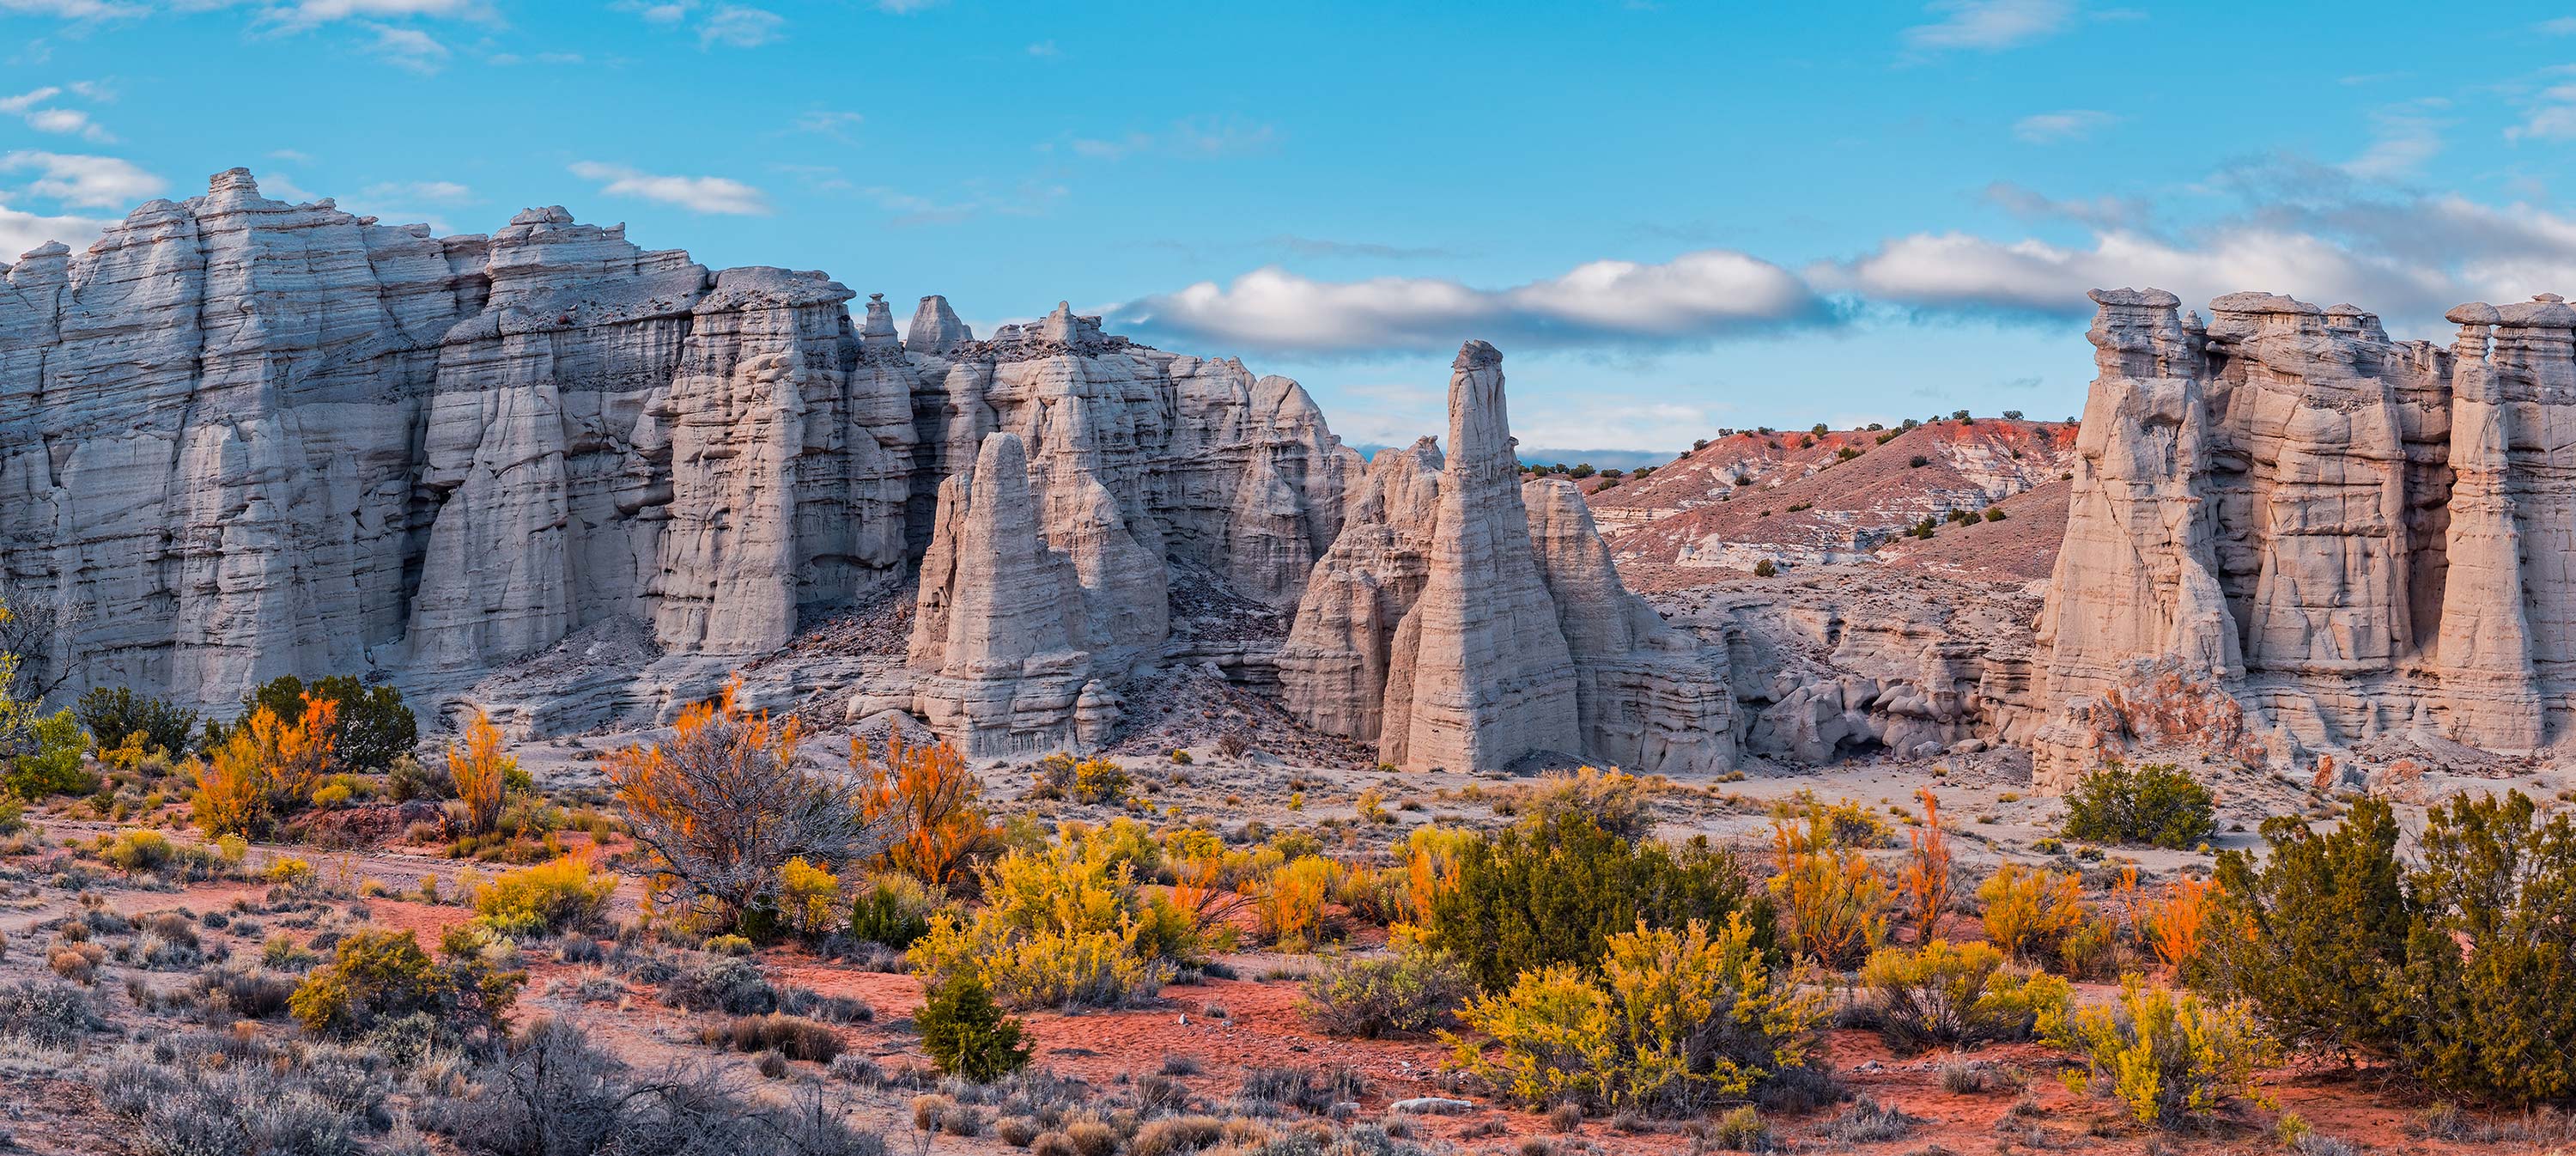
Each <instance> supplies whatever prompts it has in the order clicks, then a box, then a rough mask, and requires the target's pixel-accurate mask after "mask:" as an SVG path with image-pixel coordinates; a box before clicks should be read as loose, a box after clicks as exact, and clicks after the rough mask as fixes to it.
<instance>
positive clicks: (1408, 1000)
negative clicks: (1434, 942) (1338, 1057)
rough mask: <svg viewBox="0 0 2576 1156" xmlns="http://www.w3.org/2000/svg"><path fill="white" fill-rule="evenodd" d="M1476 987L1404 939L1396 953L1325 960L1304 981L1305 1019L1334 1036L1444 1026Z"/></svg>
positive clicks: (1461, 971) (1451, 964) (1460, 971)
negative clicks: (1323, 965) (1321, 967)
mask: <svg viewBox="0 0 2576 1156" xmlns="http://www.w3.org/2000/svg"><path fill="white" fill-rule="evenodd" d="M1474 991H1475V984H1474V982H1473V981H1471V980H1470V979H1468V978H1467V972H1466V969H1465V968H1462V967H1460V966H1458V962H1457V961H1456V960H1454V959H1451V958H1449V957H1448V956H1447V955H1446V954H1444V953H1442V952H1440V951H1437V950H1435V949H1432V948H1428V947H1424V946H1422V945H1420V944H1419V943H1407V944H1405V945H1404V946H1403V947H1402V948H1401V949H1399V950H1398V951H1397V953H1396V954H1394V955H1391V956H1382V957H1378V958H1373V959H1349V960H1340V961H1336V962H1334V963H1331V964H1327V965H1326V966H1325V967H1324V968H1323V969H1322V970H1319V971H1317V972H1316V973H1315V974H1314V975H1313V976H1312V977H1311V978H1309V979H1307V981H1306V999H1307V1005H1306V1018H1308V1019H1310V1020H1312V1021H1314V1023H1315V1026H1316V1027H1317V1028H1320V1029H1322V1030H1323V1031H1324V1032H1325V1033H1326V1034H1329V1035H1336V1036H1357V1037H1359V1038H1361V1039H1371V1040H1373V1039H1379V1038H1382V1037H1385V1036H1409V1035H1419V1034H1422V1033H1424V1032H1429V1031H1432V1030H1434V1029H1436V1028H1443V1027H1447V1026H1449V1025H1450V1024H1451V1023H1452V1022H1453V1021H1454V1019H1455V1017H1456V1013H1457V1010H1458V1006H1459V1004H1461V1003H1462V1002H1464V1001H1465V1000H1466V998H1467V996H1469V995H1470V994H1472V993H1473V992H1474Z"/></svg>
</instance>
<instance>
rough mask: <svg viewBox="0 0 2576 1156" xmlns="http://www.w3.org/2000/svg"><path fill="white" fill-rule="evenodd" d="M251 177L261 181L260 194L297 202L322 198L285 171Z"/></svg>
mask: <svg viewBox="0 0 2576 1156" xmlns="http://www.w3.org/2000/svg"><path fill="white" fill-rule="evenodd" d="M251 179H253V180H255V181H257V182H259V194H260V195H261V196H263V197H273V198H275V199H277V200H281V201H293V202H295V203H297V204H311V203H313V202H315V201H318V200H321V199H322V198H321V197H318V196H315V195H314V193H313V190H311V189H308V188H305V187H304V186H302V185H299V184H296V183H295V178H293V177H290V176H288V175H286V174H285V173H277V172H268V173H255V174H253V175H252V178H251Z"/></svg>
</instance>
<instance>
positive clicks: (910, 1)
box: [877, 0, 947, 16]
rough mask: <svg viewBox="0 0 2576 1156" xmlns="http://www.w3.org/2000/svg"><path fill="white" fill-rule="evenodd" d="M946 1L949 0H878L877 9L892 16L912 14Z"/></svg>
mask: <svg viewBox="0 0 2576 1156" xmlns="http://www.w3.org/2000/svg"><path fill="white" fill-rule="evenodd" d="M946 2H947V0H877V11H879V12H883V13H886V14H888V15H892V16H910V15H912V14H913V13H915V12H919V11H922V10H924V9H928V8H936V7H938V6H940V5H941V4H943V3H946Z"/></svg>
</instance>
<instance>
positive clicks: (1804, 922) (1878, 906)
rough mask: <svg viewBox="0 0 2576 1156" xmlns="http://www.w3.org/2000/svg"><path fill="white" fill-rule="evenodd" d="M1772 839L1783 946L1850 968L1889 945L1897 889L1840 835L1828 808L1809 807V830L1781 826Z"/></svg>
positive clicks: (1773, 882) (1774, 898)
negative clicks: (1836, 831) (1837, 833)
mask: <svg viewBox="0 0 2576 1156" xmlns="http://www.w3.org/2000/svg"><path fill="white" fill-rule="evenodd" d="M1771 838H1772V846H1773V849H1774V853H1775V854H1776V855H1777V861H1778V865H1779V873H1778V874H1776V875H1773V876H1772V877H1771V897H1772V901H1773V902H1774V903H1775V904H1776V905H1777V907H1778V909H1779V919H1780V938H1781V946H1782V947H1784V948H1787V949H1789V950H1791V951H1793V952H1796V953H1797V954H1799V955H1801V956H1804V957H1806V958H1810V959H1814V960H1816V961H1817V962H1819V963H1822V964H1824V965H1825V966H1827V967H1831V968H1835V969H1842V968H1849V967H1852V966H1855V965H1857V964H1859V963H1860V962H1861V961H1862V960H1863V959H1866V958H1868V957H1869V953H1870V952H1871V951H1873V950H1875V949H1876V948H1877V947H1878V945H1879V944H1881V943H1884V942H1886V940H1887V921H1888V913H1889V912H1890V911H1891V910H1892V909H1893V908H1894V906H1895V903H1896V891H1895V889H1894V888H1893V887H1890V886H1889V885H1888V882H1887V877H1886V876H1885V875H1884V874H1881V873H1880V872H1879V870H1878V868H1877V867H1876V866H1874V865H1872V864H1871V863H1870V861H1869V857H1868V856H1866V855H1863V854H1861V852H1860V851H1859V849H1857V848H1855V847H1852V846H1850V845H1849V844H1848V843H1846V842H1845V841H1844V840H1842V839H1839V838H1836V837H1835V835H1834V828H1833V825H1832V820H1831V818H1830V816H1829V813H1828V812H1827V811H1825V810H1824V809H1823V808H1820V807H1813V806H1811V807H1809V808H1808V810H1807V815H1806V822H1805V825H1804V826H1803V827H1801V826H1799V825H1796V824H1792V823H1788V822H1781V821H1774V822H1773V823H1772V824H1771Z"/></svg>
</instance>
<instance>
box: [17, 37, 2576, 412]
mask: <svg viewBox="0 0 2576 1156" xmlns="http://www.w3.org/2000/svg"><path fill="white" fill-rule="evenodd" d="M1820 11H1829V12H1830V15H1829V16H1822V15H1818V13H1819V12H1820ZM0 59H5V60H6V63H7V76H8V78H10V79H8V80H7V81H6V82H5V89H6V90H5V91H0V250H6V251H7V252H8V253H15V252H17V251H19V250H22V249H24V248H27V247H30V246H32V245H33V244H34V243H35V242H36V241H38V240H41V239H43V238H45V237H49V236H61V237H63V239H65V240H69V241H72V242H73V243H75V244H79V243H85V242H86V240H87V239H88V236H89V235H90V234H91V233H93V232H94V231H95V229H96V228H97V227H98V223H99V222H100V221H101V220H102V219H106V218H113V217H115V216H117V215H120V214H122V213H123V212H124V211H125V210H126V209H127V208H129V207H130V206H131V205H133V204H134V203H137V202H139V201H141V200H143V199H146V198H148V197H152V196H161V195H167V196H172V197H183V196H188V195H193V194H195V193H198V192H201V191H203V188H204V183H203V182H204V178H205V176H206V174H208V173H211V172H215V171H217V170H220V169H224V168H227V167H230V166H233V165H248V166H250V167H251V168H252V169H254V170H255V171H257V172H258V173H260V174H261V178H262V184H263V187H264V188H266V189H267V190H268V191H269V192H270V194H271V195H277V196H289V197H294V198H298V199H302V198H308V197H317V196H333V197H336V198H338V200H339V203H340V204H341V205H342V206H343V207H344V208H348V209H351V210H353V211H358V212H366V213H374V214H378V215H381V216H383V217H386V218H387V219H393V220H405V221H409V220H427V221H430V222H432V223H434V224H436V225H438V226H440V227H441V228H442V229H447V230H452V231H459V232H482V231H488V230H490V229H492V228H495V227H497V226H499V225H500V224H502V223H504V222H505V221H507V219H508V217H509V215H510V213H512V212H513V211H515V210H516V209H518V208H521V207H523V206H527V205H534V204H562V205H565V206H567V207H569V208H571V209H572V210H573V211H574V212H575V213H576V214H577V215H578V216H580V217H581V218H582V219H584V220H597V221H620V220H622V221H626V222H629V223H630V226H631V230H630V232H631V235H632V236H633V237H634V238H635V239H636V240H637V241H638V242H640V243H642V244H645V245H648V246H653V247H684V248H687V249H689V250H691V251H692V252H693V253H695V254H696V255H697V257H698V258H699V259H700V260H701V261H704V262H706V263H708V264H710V265H717V266H722V265H739V264H770V265H785V266H791V267H795V268H819V269H825V270H828V271H830V272H831V273H832V274H833V275H834V276H836V277H838V278H839V279H841V280H842V281H843V282H845V283H847V284H848V285H850V286H851V287H852V288H853V289H856V290H858V291H860V292H861V293H867V292H883V293H885V294H886V295H887V296H888V297H889V298H891V299H894V300H896V301H898V302H901V303H904V304H905V305H906V306H907V307H908V304H909V302H910V301H911V300H912V299H913V298H914V297H916V296H918V295H920V294H923V293H932V292H937V293H945V294H947V295H948V296H949V298H950V300H951V301H952V302H953V303H954V304H955V305H956V307H957V308H958V310H959V312H961V313H962V314H964V315H965V316H966V317H967V319H968V320H970V321H972V322H974V323H975V324H976V325H977V327H978V330H979V331H983V330H989V328H990V327H991V326H992V325H993V324H994V323H996V322H1000V321H1007V320H1013V319H1020V318H1026V317H1031V316H1035V315H1037V314H1039V313H1042V312H1044V311H1045V310H1046V309H1047V308H1049V307H1051V306H1052V305H1053V304H1054V303H1055V302H1056V301H1057V300H1059V299H1065V300H1070V301H1071V302H1072V303H1073V304H1074V305H1075V306H1077V307H1078V308H1081V309H1084V310H1089V311H1105V312H1107V313H1109V314H1110V315H1111V317H1112V321H1111V328H1112V329H1113V330H1114V331H1122V332H1127V333H1130V334H1132V335H1135V336H1137V337H1139V338H1141V339H1145V340H1149V341H1151V342H1153V343H1155V344H1157V345H1161V346H1164V347H1166V348H1172V349H1179V350H1186V351H1189V352H1196V353H1209V354H1240V355H1241V356H1243V357H1244V358H1245V360H1246V361H1247V362H1248V363H1249V364H1251V365H1252V367H1253V368H1254V369H1255V370H1257V371H1260V372H1272V373H1285V374H1288V375H1290V376H1293V377H1296V378H1298V379H1300V380H1301V381H1304V382H1306V383H1307V385H1308V386H1309V387H1310V388H1311V389H1312V390H1313V391H1314V392H1315V394H1316V396H1317V397H1318V399H1319V400H1320V401H1321V402H1322V403H1323V404H1324V406H1325V410H1326V413H1327V414H1328V416H1329V417H1330V418H1331V420H1332V422H1333V424H1334V428H1335V429H1336V430H1337V431H1338V432H1340V433H1342V434H1343V435H1344V436H1345V437H1346V438H1348V439H1350V440H1354V441H1369V442H1401V441H1404V440H1409V438H1410V437H1411V436H1413V435H1415V434H1418V433H1427V432H1436V431H1438V430H1439V429H1441V428H1443V426H1444V424H1445V423H1444V421H1443V419H1442V417H1441V398H1442V387H1443V385H1444V383H1445V381H1446V378H1447V363H1448V360H1449V357H1450V356H1451V354H1452V353H1454V352H1455V350H1456V348H1457V345H1458V343H1459V342H1460V341H1461V340H1464V339H1466V338H1469V337H1481V338H1485V339H1488V340H1491V341H1493V342H1495V343H1496V344H1497V345H1499V346H1501V347H1502V348H1503V350H1504V352H1505V354H1506V356H1507V358H1508V360H1507V361H1506V369H1507V371H1508V372H1509V373H1510V375H1511V378H1512V382H1513V417H1514V424H1515V426H1516V428H1517V430H1518V432H1519V433H1520V434H1521V440H1522V442H1523V444H1524V445H1525V446H1545V447H1564V448H1612V447H1615V448H1633V449H1655V450H1668V449H1673V448H1678V447H1682V446H1687V445H1688V444H1689V443H1690V441H1691V440H1692V439H1693V438H1696V437H1703V436H1708V434H1709V431H1710V430H1712V429H1713V428H1715V427H1718V426H1749V425H1755V424H1770V425H1776V426H1782V427H1794V426H1802V425H1806V424H1810V423H1812V422H1815V421H1831V422H1835V423H1837V424H1842V423H1849V422H1857V421H1868V420H1893V419H1896V418H1899V417H1903V416H1906V415H1915V416H1923V415H1928V414H1931V413H1934V412H1946V411H1948V410H1951V409H1954V408H1958V407H1962V406H1964V407H1969V408H1972V409H1975V410H1977V411H1978V412H1981V413H1984V412H1993V411H1996V410H2002V409H2021V410H2026V411H2029V412H2030V413H2031V414H2032V416H2065V415H2067V414H2070V413H2073V412H2075V411H2076V410H2077V409H2079V408H2080V406H2081V401H2082V395H2083V389H2084V384H2085V381H2086V379H2087V378H2088V377H2089V376H2090V374H2091V351H2090V349H2089V347H2087V346H2086V345H2085V344H2084V341H2083V337H2082V333H2083V327H2084V322H2085V318H2086V317H2087V316H2089V312H2090V306H2089V304H2088V303H2087V302H2085V301H2084V299H2083V296H2082V292H2083V290H2084V289H2085V288H2087V287H2090V286H2094V285H2118V284H2139V285H2145V284H2154V285H2158V286H2161V287H2164V288H2169V289H2172V290H2174V291H2176V292H2178V293H2181V294H2183V296H2184V298H2185V300H2186V301H2193V302H2202V301H2206V300H2207V299H2208V298H2209V297H2210V296H2213V295H2215V294H2217V293H2221V292H2226V291H2230V290H2235V289H2266V290H2271V291H2275V292H2284V293H2290V294H2293V295H2296V296H2299V297H2302V298H2304V299H2307V300H2312V301H2316V302H2319V303H2320V304H2330V303H2333V302H2336V301H2345V300H2349V301H2352V302H2354V303H2356V304H2359V305H2361V306H2363V307H2365V308H2370V309H2374V310H2377V311H2379V312H2380V313H2382V314H2383V315H2384V316H2385V317H2386V318H2387V320H2388V323H2389V325H2390V328H2391V329H2392V330H2393V331H2395V332H2396V333H2397V334H2398V335H2399V336H2401V337H2408V336H2412V337H2446V334H2445V333H2444V332H2443V327H2442V326H2441V324H2440V314H2441V313H2442V311H2443V310H2444V309H2446V308H2447V307H2449V306H2450V305H2452V304H2455V303H2457V302H2459V301H2463V300H2469V299H2485V300H2498V301H2501V300H2512V299H2519V298H2522V297H2525V296H2528V295H2530V294H2532V293H2535V292H2541V291H2557V292H2563V293H2568V294H2569V295H2571V296H2576V275H2571V274H2576V214H2570V213H2568V211H2567V210H2565V209H2564V208H2563V207H2562V206H2561V205H2560V204H2559V201H2558V198H2559V196H2561V195H2562V194H2563V193H2564V192H2565V191H2566V190H2567V189H2569V188H2570V187H2571V186H2570V183H2569V177H2570V175H2571V173H2570V168H2569V166H2570V158H2571V149H2576V7H2571V8H2570V9H2569V10H2568V11H2567V12H2564V13H2562V12H2559V11H2555V10H2548V9H2525V8H2523V7H2521V6H2497V7H2494V8H2491V9H2484V10H2475V9H2466V8H2459V9H2454V10H2452V11H2447V12H2444V11H2437V10H2436V9H2434V8H2432V7H2429V6H2422V5H2408V4H2393V3H2392V4H2370V3H2352V4H2339V5H2334V6H2332V7H2330V8H2329V7H2325V6H2315V7H2302V6H2288V5H2252V4H2242V3H2234V4H2226V5H2218V4H2184V3H2170V4H2158V5H2153V6H2118V7H2115V6H2111V5H2104V4H2090V3H2083V2H2080V0H1938V2H1934V3H1929V4H1926V3H1920V2H1914V3H1887V4H1853V5H1837V6H1832V7H1831V8H1830V9H1816V8H1812V7H1809V6H1791V5H1763V4H1716V3H1706V4H1690V3H1681V2H1667V3H1661V4H1656V3H1622V2H1618V0H1560V2H1556V3H1514V2H1510V0H1488V2H1486V3H1482V4H1478V5H1473V6H1468V5H1427V4H1386V3H1383V2H1380V3H1366V4H1338V3H1314V4H1298V5H1270V4H1262V5H1255V4H1231V3H1205V2H1202V3H1190V4H1148V3H1128V2H1107V3H1097V4H1089V5H1068V4H1064V3H1061V2H1058V3H1050V4H1016V3H998V2H984V0H876V2H873V3H868V2H856V0H820V2H815V3H803V4H788V3H776V2H769V0H758V2H753V3H724V2H720V0H695V2H689V0H672V2H654V0H598V2H593V0H556V2H550V3H544V4H536V3H514V2H511V0H230V2H226V0H179V2H175V3H148V2H143V0H0Z"/></svg>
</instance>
